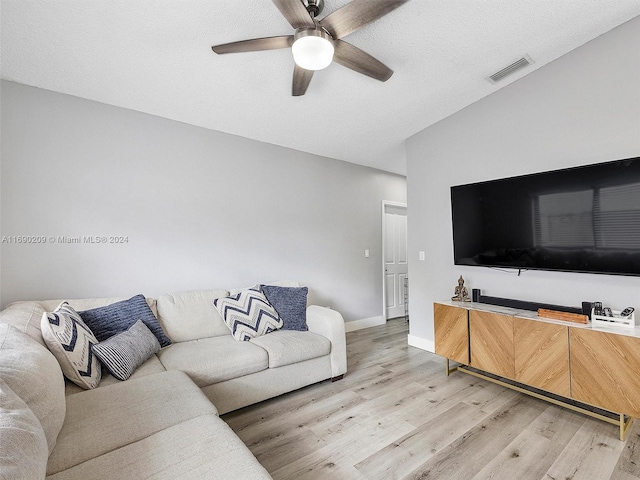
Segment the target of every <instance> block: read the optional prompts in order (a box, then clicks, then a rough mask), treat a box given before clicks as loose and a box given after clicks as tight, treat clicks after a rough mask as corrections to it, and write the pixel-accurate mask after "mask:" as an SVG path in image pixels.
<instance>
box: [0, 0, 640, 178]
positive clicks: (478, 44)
mask: <svg viewBox="0 0 640 480" xmlns="http://www.w3.org/2000/svg"><path fill="white" fill-rule="evenodd" d="M346 3H348V1H347V0H325V9H324V12H323V13H322V14H321V15H320V17H323V16H325V15H326V14H328V13H330V12H332V11H334V10H336V9H338V8H340V7H341V6H343V5H345V4H346ZM0 15H1V17H2V23H1V42H2V45H1V47H2V51H1V57H0V59H1V64H2V78H3V79H7V80H11V81H15V82H19V83H23V84H26V85H31V86H35V87H39V88H44V89H48V90H53V91H56V92H61V93H65V94H69V95H74V96H77V97H81V98H87V99H91V100H95V101H98V102H103V103H106V104H110V105H116V106H119V107H124V108H127V109H132V110H136V111H140V112H145V113H149V114H152V115H157V116H160V117H165V118H169V119H172V120H177V121H180V122H184V123H188V124H192V125H197V126H200V127H204V128H208V129H212V130H218V131H221V132H226V133H231V134H234V135H239V136H242V137H246V138H251V139H255V140H259V141H263V142H268V143H271V144H276V145H281V146H284V147H288V148H292V149H296V150H300V151H304V152H309V153H313V154H317V155H321V156H325V157H331V158H336V159H339V160H344V161H347V162H353V163H357V164H361V165H367V166H371V167H374V168H379V169H382V170H386V171H390V172H395V173H399V174H405V168H406V167H405V160H406V159H405V149H404V140H405V139H406V138H408V137H410V136H411V135H413V134H415V133H417V132H419V131H420V130H422V129H424V128H426V127H428V126H429V125H432V124H434V123H436V122H438V121H439V120H441V119H443V118H445V117H447V116H449V115H451V114H453V113H455V112H456V111H459V110H460V109H462V108H464V107H466V106H467V105H469V104H471V103H473V102H475V101H477V100H479V99H481V98H483V97H485V96H487V95H489V94H491V93H493V92H495V91H496V90H498V89H500V88H502V87H504V86H506V85H508V84H509V83H511V82H513V81H515V80H517V79H518V78H521V77H522V76H524V75H526V74H528V73H530V72H532V71H534V70H535V69H537V68H540V67H541V66H543V65H545V64H546V63H548V62H551V61H553V60H555V59H557V58H558V57H560V56H562V55H564V54H566V53H567V52H569V51H571V50H573V49H575V48H576V47H579V46H580V45H583V44H584V43H586V42H588V41H589V40H591V39H593V38H595V37H597V36H599V35H601V34H603V33H605V32H607V31H609V30H611V29H612V28H615V27H616V26H618V25H620V24H622V23H624V22H626V21H628V20H630V19H632V18H633V17H635V16H638V15H640V0H518V1H513V0H446V1H445V0H440V1H435V0H430V1H427V0H411V1H409V2H408V3H407V4H405V5H403V6H401V7H400V8H398V9H397V10H395V11H393V12H391V13H390V14H388V15H387V16H385V17H383V18H381V19H379V20H377V21H375V22H374V23H372V24H370V25H368V26H366V27H365V28H363V29H362V30H360V31H358V32H355V33H353V34H351V35H349V36H347V37H345V38H344V40H346V41H348V42H350V43H352V44H354V45H356V46H357V47H359V48H361V49H362V50H364V51H366V52H367V53H369V54H371V55H373V56H374V57H376V58H377V59H379V60H380V61H382V62H383V63H385V64H386V65H388V66H389V67H390V68H392V69H393V70H394V71H395V73H394V75H393V76H392V77H391V78H390V79H389V80H388V81H387V82H386V83H382V82H379V81H376V80H373V79H371V78H369V77H366V76H363V75H360V74H358V73H356V72H354V71H352V70H349V69H347V68H345V67H343V66H341V65H338V64H336V63H334V64H332V65H330V66H329V67H328V68H327V69H325V70H322V71H318V72H316V74H315V75H314V77H313V79H312V81H311V84H310V86H309V89H308V91H307V93H306V95H304V96H301V97H292V96H291V77H292V72H293V59H292V56H291V51H290V49H284V50H271V51H262V52H251V53H238V54H229V55H216V54H214V53H213V52H212V51H211V48H210V47H211V45H216V44H220V43H226V42H233V41H236V40H243V39H248V38H256V37H265V36H276V35H289V34H292V33H293V31H292V27H291V26H290V25H289V23H288V22H287V21H286V20H285V19H284V17H283V16H282V15H281V14H280V12H279V11H278V9H277V8H276V7H275V5H274V4H273V3H272V2H271V1H270V0H254V1H252V2H247V1H239V0H206V1H205V0H197V1H189V0H183V1H175V0H171V1H169V0H140V1H131V0H126V1H125V0H92V1H86V0H51V1H46V2H39V1H35V0H1V10H0ZM630 48H637V46H633V47H631V46H630ZM523 55H529V56H530V57H531V58H532V59H533V61H534V63H533V64H532V65H530V66H528V67H526V68H525V69H522V70H520V71H518V72H516V73H515V74H513V75H512V76H509V77H507V78H506V79H504V80H502V81H501V82H499V83H497V84H492V83H490V82H488V81H487V80H486V77H487V76H489V75H491V74H493V73H495V72H496V71H498V70H500V69H502V68H503V67H505V66H507V65H509V64H510V63H512V62H514V61H516V60H518V59H519V58H521V57H522V56H523Z"/></svg>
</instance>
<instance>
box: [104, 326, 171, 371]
mask: <svg viewBox="0 0 640 480" xmlns="http://www.w3.org/2000/svg"><path fill="white" fill-rule="evenodd" d="M92 350H93V353H94V355H95V356H96V357H98V358H99V359H100V361H101V362H102V366H103V367H105V368H106V369H107V370H109V372H110V373H111V375H113V376H114V377H116V378H117V379H118V380H126V379H128V378H129V377H130V376H131V375H133V372H135V371H136V370H137V369H138V367H139V366H140V365H142V364H143V363H144V362H145V361H147V360H148V359H149V358H150V357H151V356H152V355H153V354H154V353H156V352H157V351H158V350H160V343H159V342H158V339H157V338H156V337H155V335H154V334H153V333H152V332H151V330H149V328H148V327H147V326H146V325H145V324H144V323H143V322H142V320H138V321H136V322H135V323H134V324H133V325H131V326H130V327H129V329H127V330H125V331H124V332H122V333H118V334H117V335H114V336H113V337H109V338H108V339H106V340H105V341H104V342H100V343H98V344H97V345H94V346H93V347H92Z"/></svg>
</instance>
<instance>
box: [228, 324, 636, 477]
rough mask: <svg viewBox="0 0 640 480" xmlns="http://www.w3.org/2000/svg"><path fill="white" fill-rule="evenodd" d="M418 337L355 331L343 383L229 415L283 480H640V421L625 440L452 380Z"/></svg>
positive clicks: (388, 329)
mask: <svg viewBox="0 0 640 480" xmlns="http://www.w3.org/2000/svg"><path fill="white" fill-rule="evenodd" d="M407 334H408V327H407V323H406V321H405V320H404V319H398V320H391V321H389V322H387V324H386V325H383V326H379V327H372V328H367V329H364V330H358V331H355V332H351V333H348V334H347V356H348V372H347V374H346V375H345V378H344V379H343V380H341V381H338V382H335V383H331V382H328V381H327V382H323V383H320V384H316V385H312V386H310V387H306V388H303V389H301V390H298V391H296V392H292V393H289V394H286V395H282V396H280V397H278V398H275V399H271V400H268V401H266V402H262V403H260V404H258V405H253V406H250V407H246V408H244V409H241V410H237V411H235V412H231V413H229V414H226V415H224V416H223V417H222V418H223V419H224V420H225V421H226V422H227V423H228V424H229V425H230V426H231V428H232V429H233V430H234V431H235V432H236V433H237V434H238V436H239V437H240V438H241V439H242V440H243V441H244V442H245V444H246V445H247V446H248V447H249V448H250V449H251V451H252V452H253V454H254V455H255V456H256V457H257V458H258V460H259V461H260V463H262V465H264V467H265V468H266V469H267V470H268V471H269V473H270V474H271V475H272V476H273V478H274V479H276V480H293V479H297V480H298V479H300V480H307V479H322V480H326V479H336V480H382V479H397V480H401V479H412V480H413V479H447V480H466V479H505V480H529V479H532V480H581V479H585V480H609V479H610V480H638V479H640V420H636V422H635V423H634V425H633V427H632V430H631V432H630V434H629V437H628V439H627V441H626V442H624V443H623V442H620V440H618V428H617V427H616V426H614V425H610V424H608V423H605V422H601V421H599V420H595V419H592V418H590V417H587V416H585V415H582V414H579V413H575V412H572V411H570V410H567V409H564V408H561V407H557V406H554V405H551V404H548V403H546V402H544V401H541V400H537V399H534V398H531V397H529V396H527V395H523V394H519V393H517V392H513V391H511V390H508V389H506V388H503V387H500V386H498V385H495V384H493V383H490V382H486V381H484V380H480V379H476V378H475V377H472V376H469V375H465V374H462V373H453V374H452V375H451V376H449V377H447V376H446V375H445V373H444V370H445V367H444V365H445V363H444V359H442V358H441V357H439V356H437V355H434V354H431V353H428V352H425V351H423V350H420V349H417V348H413V347H409V346H408V345H407ZM638 401H639V402H640V399H639V400H638ZM248 480H250V479H248Z"/></svg>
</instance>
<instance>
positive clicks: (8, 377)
mask: <svg viewBox="0 0 640 480" xmlns="http://www.w3.org/2000/svg"><path fill="white" fill-rule="evenodd" d="M0 378H2V379H3V380H4V381H5V382H6V384H7V385H8V386H9V388H11V390H13V392H14V393H15V394H16V395H17V396H18V397H20V398H21V399H22V401H24V403H26V404H27V406H28V407H29V408H30V409H31V411H32V412H33V413H34V415H35V416H36V418H37V419H38V420H39V421H40V424H41V425H42V429H43V430H44V434H45V438H46V439H47V446H48V450H49V452H51V450H53V447H54V446H55V444H56V438H57V437H58V433H59V432H60V428H61V427H62V423H63V422H64V417H65V399H64V378H63V376H62V370H60V365H59V364H58V361H57V360H56V359H55V357H54V356H53V355H52V354H51V352H50V351H49V350H47V349H46V347H43V346H42V345H40V344H39V343H38V342H36V341H35V340H33V339H32V338H31V337H29V336H28V335H27V334H25V333H22V332H20V331H19V330H18V329H17V328H15V327H14V326H12V325H6V324H0Z"/></svg>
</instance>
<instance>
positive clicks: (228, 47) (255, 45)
mask: <svg viewBox="0 0 640 480" xmlns="http://www.w3.org/2000/svg"><path fill="white" fill-rule="evenodd" d="M291 45H293V35H283V36H281V37H265V38H252V39H251V40H240V41H239V42H231V43H223V44H222V45H214V46H213V47H211V50H213V51H214V52H216V53H217V54H220V55H221V54H223V53H240V52H258V51H260V50H276V49H278V48H289V47H290V46H291Z"/></svg>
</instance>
